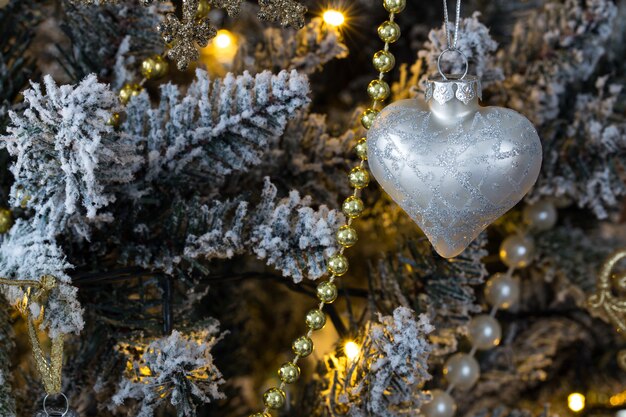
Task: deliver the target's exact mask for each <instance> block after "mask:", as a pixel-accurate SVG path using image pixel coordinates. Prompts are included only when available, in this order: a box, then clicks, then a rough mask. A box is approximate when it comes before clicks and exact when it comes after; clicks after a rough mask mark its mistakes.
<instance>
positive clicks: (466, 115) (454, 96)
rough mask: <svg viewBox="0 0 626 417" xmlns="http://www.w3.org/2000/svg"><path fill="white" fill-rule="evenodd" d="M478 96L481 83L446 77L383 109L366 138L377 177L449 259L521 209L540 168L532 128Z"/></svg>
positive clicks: (536, 138)
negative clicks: (481, 101)
mask: <svg viewBox="0 0 626 417" xmlns="http://www.w3.org/2000/svg"><path fill="white" fill-rule="evenodd" d="M479 98H481V86H480V80H479V79H478V78H476V77H474V76H467V75H465V74H463V75H462V76H461V75H457V76H454V75H448V76H447V77H446V76H444V75H443V73H442V75H441V76H439V77H436V78H431V79H430V80H428V82H427V86H426V90H425V93H424V96H423V98H422V97H419V98H416V99H409V100H400V101H397V102H394V103H393V104H391V105H389V106H387V107H386V108H384V109H383V110H382V111H381V112H380V113H379V114H378V116H377V117H376V119H375V121H374V123H373V124H372V126H371V128H370V130H369V132H368V134H367V149H368V162H369V165H370V169H371V172H372V174H373V175H374V177H375V178H376V180H377V181H378V182H379V183H380V185H381V186H382V188H383V189H384V190H385V191H386V192H387V193H388V194H389V195H390V196H391V198H393V200H394V201H395V202H396V203H398V205H400V207H402V208H403V209H404V211H406V213H407V214H408V215H409V216H410V217H411V218H412V219H413V220H414V221H415V222H416V223H417V224H418V226H419V227H420V228H421V229H422V231H423V232H424V233H425V234H426V236H427V237H428V239H429V240H430V242H431V243H432V245H433V246H434V248H435V250H436V251H437V253H439V254H440V255H441V256H443V257H445V258H451V257H454V256H457V255H459V254H460V253H461V252H463V250H464V249H465V248H466V247H467V246H468V245H469V244H470V243H471V242H472V241H473V240H474V239H475V238H476V237H477V236H478V235H479V234H480V233H481V232H482V231H483V230H484V229H485V228H486V227H487V226H489V224H491V223H492V222H493V221H494V220H496V219H497V218H498V217H500V216H502V215H503V214H504V213H506V212H507V211H508V210H510V209H511V208H512V207H513V206H515V205H516V204H517V203H518V202H519V201H520V200H521V199H522V198H523V197H524V195H526V193H527V192H528V191H529V190H530V189H531V187H532V186H533V185H534V183H535V181H536V180H537V177H538V176H539V171H540V168H541V159H542V150H541V141H540V140H539V136H538V135H537V131H536V130H535V128H534V126H533V125H532V123H531V122H530V121H529V120H528V119H527V118H525V117H524V116H522V115H521V114H519V113H517V112H516V111H513V110H511V109H507V108H503V107H492V106H489V107H482V106H480V105H479V103H478V100H479Z"/></svg>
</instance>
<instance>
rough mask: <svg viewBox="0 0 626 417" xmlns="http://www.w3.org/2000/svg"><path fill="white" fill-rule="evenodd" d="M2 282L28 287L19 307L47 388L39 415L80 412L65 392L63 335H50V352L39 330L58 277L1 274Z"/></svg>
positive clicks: (73, 414)
mask: <svg viewBox="0 0 626 417" xmlns="http://www.w3.org/2000/svg"><path fill="white" fill-rule="evenodd" d="M0 285H6V286H13V287H25V290H24V297H23V298H22V299H21V300H20V301H19V302H18V303H17V305H16V306H15V307H16V308H17V310H18V311H19V312H20V313H21V314H22V316H23V317H24V319H25V320H26V327H27V329H28V338H29V339H30V343H31V347H32V354H33V359H34V361H35V366H36V368H37V371H38V372H39V375H40V376H41V381H42V383H43V386H44V390H45V392H46V395H45V397H44V399H43V404H42V410H40V411H39V412H37V413H36V414H35V417H49V416H63V417H70V416H75V415H76V413H75V412H74V411H73V410H71V409H70V406H69V401H68V398H67V397H66V396H65V394H63V393H62V392H61V383H62V378H63V373H62V368H63V352H64V344H65V342H64V339H63V335H58V336H55V337H52V338H51V339H50V343H49V345H50V349H49V353H46V351H45V349H44V347H43V345H42V343H41V341H40V339H39V336H38V334H37V327H38V325H39V324H40V323H41V321H42V320H43V316H44V314H45V311H44V308H43V307H42V306H43V305H44V304H45V300H46V299H47V298H48V296H49V294H50V292H51V291H52V290H54V289H55V288H56V286H57V280H56V278H55V277H53V276H51V275H44V276H42V277H41V278H40V279H39V280H38V281H36V280H14V279H7V278H0ZM37 306H39V309H40V313H39V315H38V316H37V317H36V316H35V315H34V314H33V311H34V310H36V307H37ZM59 400H60V401H61V402H62V403H63V405H62V406H60V407H58V406H57V407H55V404H52V405H51V402H55V403H56V402H58V401H59Z"/></svg>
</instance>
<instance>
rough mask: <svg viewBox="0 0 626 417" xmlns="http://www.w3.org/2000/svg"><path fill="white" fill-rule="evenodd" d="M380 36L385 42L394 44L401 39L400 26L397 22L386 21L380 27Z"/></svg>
mask: <svg viewBox="0 0 626 417" xmlns="http://www.w3.org/2000/svg"><path fill="white" fill-rule="evenodd" d="M378 36H379V37H380V39H381V40H382V41H383V42H388V43H394V42H395V41H397V40H398V39H400V26H398V24H397V23H396V22H391V21H386V22H384V23H382V24H381V25H380V26H378Z"/></svg>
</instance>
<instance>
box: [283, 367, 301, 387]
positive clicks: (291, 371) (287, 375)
mask: <svg viewBox="0 0 626 417" xmlns="http://www.w3.org/2000/svg"><path fill="white" fill-rule="evenodd" d="M278 377H279V378H280V380H281V381H283V382H284V383H286V384H293V383H294V382H296V381H297V380H298V378H300V368H298V365H296V364H295V363H292V362H287V363H284V364H283V366H281V367H280V369H279V370H278Z"/></svg>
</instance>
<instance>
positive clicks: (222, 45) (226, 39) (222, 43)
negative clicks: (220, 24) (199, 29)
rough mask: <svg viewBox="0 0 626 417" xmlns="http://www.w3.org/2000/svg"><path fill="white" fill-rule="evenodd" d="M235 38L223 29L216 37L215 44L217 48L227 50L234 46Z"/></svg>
mask: <svg viewBox="0 0 626 417" xmlns="http://www.w3.org/2000/svg"><path fill="white" fill-rule="evenodd" d="M233 38H234V36H233V34H232V33H230V32H229V31H228V30H226V29H221V30H219V31H218V32H217V35H215V39H214V40H213V42H214V43H215V46H216V47H217V48H219V49H226V48H228V47H229V46H231V45H232V44H233V42H234V41H233Z"/></svg>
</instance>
